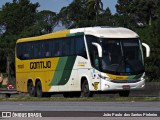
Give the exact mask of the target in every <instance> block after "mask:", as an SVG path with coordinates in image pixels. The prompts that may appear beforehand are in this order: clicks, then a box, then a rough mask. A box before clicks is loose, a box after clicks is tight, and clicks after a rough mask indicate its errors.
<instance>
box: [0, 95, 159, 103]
mask: <svg viewBox="0 0 160 120" xmlns="http://www.w3.org/2000/svg"><path fill="white" fill-rule="evenodd" d="M0 101H56V102H66V101H75V102H84V101H85V102H138V101H139V102H140V101H142V102H152V101H160V97H92V98H85V97H80V98H64V97H50V98H37V97H29V96H18V97H11V98H4V97H1V98H0Z"/></svg>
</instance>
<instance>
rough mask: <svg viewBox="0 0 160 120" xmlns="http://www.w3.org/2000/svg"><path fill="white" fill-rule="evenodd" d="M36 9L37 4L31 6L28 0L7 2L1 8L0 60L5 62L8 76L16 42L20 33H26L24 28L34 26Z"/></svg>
mask: <svg viewBox="0 0 160 120" xmlns="http://www.w3.org/2000/svg"><path fill="white" fill-rule="evenodd" d="M38 7H39V4H38V3H35V4H33V3H31V2H30V0H13V2H12V3H8V2H7V3H5V5H3V6H2V11H1V12H0V25H1V26H0V27H1V30H2V32H1V37H0V42H1V49H0V53H1V55H2V56H3V58H0V59H1V60H6V62H4V63H6V72H7V73H8V75H10V64H11V63H13V62H14V49H15V43H16V40H17V39H18V38H20V37H21V33H22V32H23V31H26V28H28V27H31V26H34V23H35V21H36V19H35V18H36V13H37V10H36V9H37V8H38ZM4 57H5V58H4ZM3 66H5V65H3ZM3 68H4V67H3Z"/></svg>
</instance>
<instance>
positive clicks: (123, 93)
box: [119, 90, 130, 97]
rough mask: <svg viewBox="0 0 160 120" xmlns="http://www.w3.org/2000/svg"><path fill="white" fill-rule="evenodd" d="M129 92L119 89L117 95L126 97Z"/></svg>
mask: <svg viewBox="0 0 160 120" xmlns="http://www.w3.org/2000/svg"><path fill="white" fill-rule="evenodd" d="M129 93H130V91H129V90H125V91H120V92H119V96H120V97H128V96H129Z"/></svg>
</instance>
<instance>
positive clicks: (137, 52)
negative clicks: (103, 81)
mask: <svg viewBox="0 0 160 120" xmlns="http://www.w3.org/2000/svg"><path fill="white" fill-rule="evenodd" d="M101 43H102V50H103V57H102V70H103V71H109V72H114V73H119V74H120V73H140V72H142V71H144V63H143V55H142V49H141V44H140V41H139V40H138V39H136V38H135V39H129V38H128V39H101Z"/></svg>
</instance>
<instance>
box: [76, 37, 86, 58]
mask: <svg viewBox="0 0 160 120" xmlns="http://www.w3.org/2000/svg"><path fill="white" fill-rule="evenodd" d="M76 54H77V55H80V56H83V57H85V58H87V54H86V48H85V44H84V37H83V36H77V37H76Z"/></svg>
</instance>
